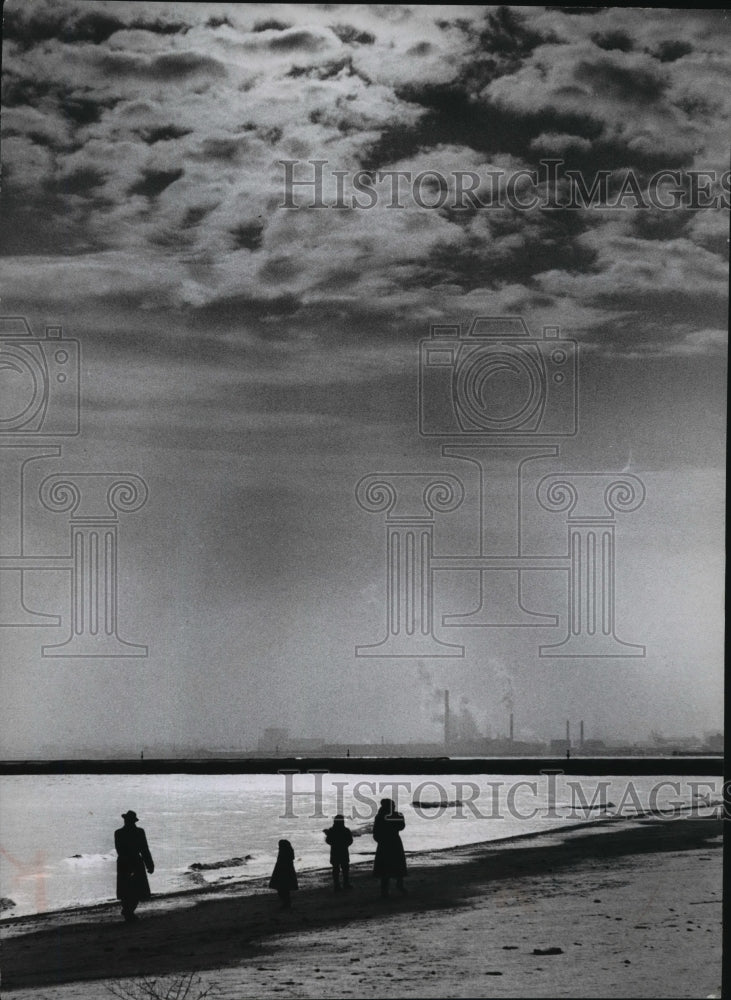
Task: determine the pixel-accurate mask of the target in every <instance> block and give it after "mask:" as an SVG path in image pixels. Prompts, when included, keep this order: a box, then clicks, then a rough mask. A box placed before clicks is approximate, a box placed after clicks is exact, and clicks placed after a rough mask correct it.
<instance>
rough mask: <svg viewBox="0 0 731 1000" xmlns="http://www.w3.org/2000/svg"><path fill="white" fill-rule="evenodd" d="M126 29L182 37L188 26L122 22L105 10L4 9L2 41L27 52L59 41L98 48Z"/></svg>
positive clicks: (155, 21) (162, 21)
mask: <svg viewBox="0 0 731 1000" xmlns="http://www.w3.org/2000/svg"><path fill="white" fill-rule="evenodd" d="M111 9H112V10H113V8H111ZM130 29H137V30H140V31H149V32H152V33H154V34H160V35H176V34H185V32H187V31H188V29H189V25H188V24H185V23H184V22H182V21H175V20H170V19H166V18H164V17H161V18H155V19H151V20H150V19H147V18H133V19H132V20H130V21H124V20H122V19H121V18H120V17H118V16H115V15H114V14H113V13H110V12H109V8H107V9H106V10H105V9H99V8H98V9H96V10H90V11H83V8H82V9H73V8H72V9H70V10H58V9H56V8H54V7H51V6H50V5H49V6H48V7H45V8H42V9H40V10H34V9H32V8H31V9H30V10H26V9H24V8H23V7H8V8H7V9H6V10H5V12H4V17H3V36H4V38H5V39H6V40H7V41H13V42H16V43H17V44H18V45H19V46H20V47H21V48H30V47H31V46H33V45H35V44H37V43H38V42H40V41H47V40H49V39H59V40H60V41H62V42H63V43H64V44H66V45H74V44H78V43H82V42H90V43H92V44H93V45H99V44H101V43H102V42H105V41H107V40H108V39H109V38H111V36H112V35H113V34H115V33H116V32H117V31H123V30H130Z"/></svg>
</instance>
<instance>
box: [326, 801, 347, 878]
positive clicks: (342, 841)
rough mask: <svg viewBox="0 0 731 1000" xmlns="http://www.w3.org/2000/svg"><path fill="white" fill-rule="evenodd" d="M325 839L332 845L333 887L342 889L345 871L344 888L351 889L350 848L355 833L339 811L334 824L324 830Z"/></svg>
mask: <svg viewBox="0 0 731 1000" xmlns="http://www.w3.org/2000/svg"><path fill="white" fill-rule="evenodd" d="M323 832H324V834H325V840H326V841H327V843H328V844H329V845H330V864H331V865H332V869H333V888H334V890H335V892H339V891H340V872H341V871H342V873H343V888H345V889H349V888H350V882H349V880H348V876H349V872H350V852H349V851H348V848H349V847H350V845H351V844H352V843H353V834H352V833H351V832H350V830H349V829H348V828H347V826H346V825H345V817H344V816H343V815H342V813H338V814H337V816H335V818H334V819H333V825H332V826H331V827H329V828H328V829H327V830H324V831H323Z"/></svg>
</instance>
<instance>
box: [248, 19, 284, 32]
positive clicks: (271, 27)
mask: <svg viewBox="0 0 731 1000" xmlns="http://www.w3.org/2000/svg"><path fill="white" fill-rule="evenodd" d="M291 27H292V25H291V24H285V22H284V21H277V20H275V19H274V18H269V19H268V20H265V21H257V22H256V24H255V25H254V27H253V28H252V29H251V30H252V31H254V32H259V31H287V29H288V28H291Z"/></svg>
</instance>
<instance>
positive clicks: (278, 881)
mask: <svg viewBox="0 0 731 1000" xmlns="http://www.w3.org/2000/svg"><path fill="white" fill-rule="evenodd" d="M269 888H270V889H276V890H277V895H278V896H279V898H280V899H281V901H282V909H283V910H288V909H289V908H290V906H291V905H292V901H291V899H290V897H289V894H290V892H292V891H294V890H296V889H299V886H298V884H297V872H296V871H295V870H294V848H293V847H292V845H291V844H290V842H289V841H288V840H280V841H279V854H278V855H277V863H276V864H275V865H274V871H273V872H272V877H271V878H270V879H269Z"/></svg>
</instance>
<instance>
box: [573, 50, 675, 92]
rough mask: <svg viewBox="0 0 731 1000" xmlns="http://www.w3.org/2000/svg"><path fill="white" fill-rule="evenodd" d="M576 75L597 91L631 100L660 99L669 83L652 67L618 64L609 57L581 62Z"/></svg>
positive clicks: (579, 79)
mask: <svg viewBox="0 0 731 1000" xmlns="http://www.w3.org/2000/svg"><path fill="white" fill-rule="evenodd" d="M574 76H575V78H576V80H577V81H578V82H579V83H581V84H588V85H589V87H591V89H592V90H594V91H595V92H596V93H598V94H605V95H609V97H614V98H616V99H617V100H619V101H627V102H632V103H635V102H641V101H657V100H658V99H659V98H660V97H661V96H662V95H663V93H664V92H665V90H666V89H667V85H668V81H667V80H665V79H663V77H662V76H660V74H658V73H656V72H653V71H652V70H651V69H644V68H640V67H625V66H618V65H617V64H616V63H613V62H612V61H610V60H609V59H596V60H594V61H593V62H580V63H579V64H578V66H577V67H576V70H575V72H574Z"/></svg>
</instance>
